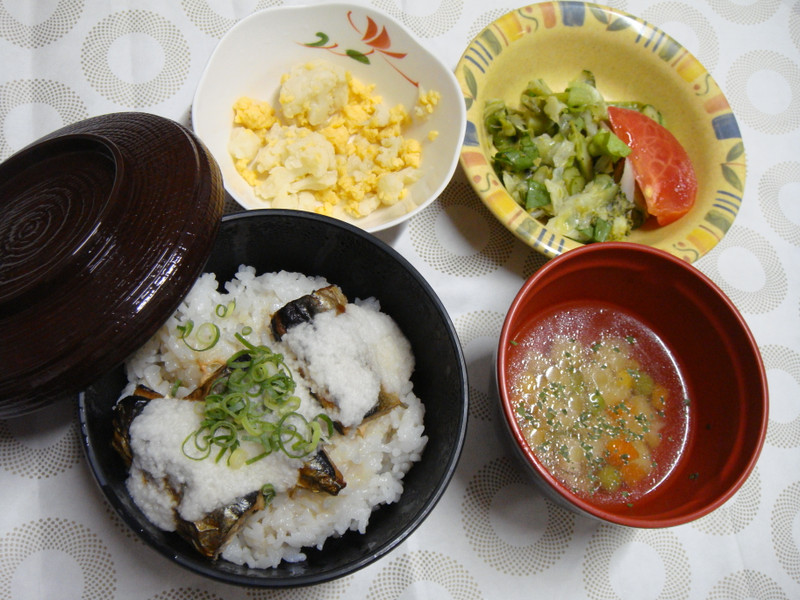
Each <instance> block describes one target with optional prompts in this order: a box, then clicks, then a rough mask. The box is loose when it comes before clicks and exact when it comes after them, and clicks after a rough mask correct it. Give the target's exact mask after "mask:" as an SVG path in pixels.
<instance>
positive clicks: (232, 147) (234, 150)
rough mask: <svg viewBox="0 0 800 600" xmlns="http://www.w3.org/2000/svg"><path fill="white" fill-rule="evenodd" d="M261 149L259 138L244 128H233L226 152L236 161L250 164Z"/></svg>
mask: <svg viewBox="0 0 800 600" xmlns="http://www.w3.org/2000/svg"><path fill="white" fill-rule="evenodd" d="M260 148H261V138H260V137H259V136H258V135H257V134H256V133H255V132H253V130H251V129H247V128H246V127H234V128H233V131H231V137H230V139H229V140H228V152H230V153H231V155H232V156H233V158H234V159H236V160H245V161H246V162H250V161H251V160H253V158H255V156H256V154H257V153H258V151H259V149H260Z"/></svg>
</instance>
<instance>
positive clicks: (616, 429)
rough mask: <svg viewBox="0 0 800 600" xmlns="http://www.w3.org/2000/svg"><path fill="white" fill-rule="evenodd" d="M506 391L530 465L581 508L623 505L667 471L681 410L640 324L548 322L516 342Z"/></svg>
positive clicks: (563, 318)
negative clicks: (580, 500) (584, 502)
mask: <svg viewBox="0 0 800 600" xmlns="http://www.w3.org/2000/svg"><path fill="white" fill-rule="evenodd" d="M515 342H516V343H515V344H514V345H513V346H512V349H511V351H510V352H511V357H512V360H511V365H512V367H511V369H512V372H511V374H510V375H511V376H510V385H511V393H512V398H513V400H512V404H513V407H514V409H515V412H516V419H517V423H518V425H519V427H520V430H521V431H522V433H523V434H524V436H525V439H526V440H527V442H528V444H529V446H530V447H531V449H532V451H533V452H534V454H535V455H536V457H537V459H538V460H539V461H540V462H541V463H542V464H543V465H544V466H545V467H546V468H547V469H548V470H549V471H550V473H551V474H552V475H553V476H554V477H556V478H557V479H559V480H560V481H561V482H563V483H564V484H565V485H567V486H568V487H569V488H571V489H573V490H574V491H575V492H576V493H578V494H579V495H581V496H583V497H584V498H592V500H593V501H600V502H606V503H628V504H632V503H633V502H635V501H636V499H638V498H640V497H642V496H643V495H644V494H646V493H648V492H649V491H650V490H652V489H654V488H655V487H656V486H657V485H658V483H659V482H660V481H661V480H663V479H664V478H665V477H666V475H667V474H668V473H669V472H670V471H671V470H672V468H673V467H674V465H675V463H676V462H677V460H678V458H679V455H680V451H681V448H682V447H683V445H684V442H685V439H686V436H687V431H688V423H689V404H688V401H687V396H686V392H685V389H684V385H683V383H682V380H681V377H680V373H679V371H678V369H677V367H676V365H675V363H674V361H673V360H672V358H671V356H670V354H669V352H668V351H667V349H666V348H665V347H664V346H663V344H662V343H661V342H660V340H659V339H658V337H657V336H656V335H655V334H654V333H653V332H652V331H651V330H649V329H648V328H647V327H646V326H645V325H644V324H642V323H640V322H638V321H636V320H634V319H632V318H631V317H629V316H627V315H624V314H620V313H618V312H616V311H615V310H612V309H610V308H606V307H600V308H598V307H595V306H585V307H578V308H573V309H570V310H566V311H561V312H558V313H553V314H552V315H551V316H549V317H546V318H545V319H543V320H542V321H540V322H538V323H535V324H534V325H533V326H532V327H529V328H528V329H527V330H525V332H523V334H522V335H520V336H518V338H517V339H516V340H515Z"/></svg>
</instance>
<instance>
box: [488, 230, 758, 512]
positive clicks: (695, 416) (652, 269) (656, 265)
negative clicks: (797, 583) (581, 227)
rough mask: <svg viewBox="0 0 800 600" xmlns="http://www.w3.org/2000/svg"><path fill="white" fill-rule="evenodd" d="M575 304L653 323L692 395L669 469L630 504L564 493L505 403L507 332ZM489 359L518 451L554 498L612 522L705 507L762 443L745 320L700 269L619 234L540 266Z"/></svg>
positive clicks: (726, 492)
mask: <svg viewBox="0 0 800 600" xmlns="http://www.w3.org/2000/svg"><path fill="white" fill-rule="evenodd" d="M581 304H582V305H586V304H603V305H607V306H610V307H611V308H613V309H615V310H617V311H619V312H622V313H625V314H627V315H630V316H632V317H634V318H636V319H637V320H638V321H640V322H642V323H644V324H645V325H647V326H648V327H649V328H650V329H652V330H653V331H654V332H655V334H656V335H657V336H658V337H659V338H660V339H661V340H662V342H663V343H664V344H665V346H666V347H667V349H668V350H669V351H670V352H671V353H672V355H673V357H674V358H675V360H676V363H677V365H678V369H679V371H680V372H681V374H682V375H683V377H684V379H685V383H686V387H687V391H688V394H689V399H690V401H691V408H690V423H689V435H688V440H687V444H686V446H685V449H684V452H683V453H682V455H681V457H680V459H679V461H678V463H677V465H676V467H675V469H674V470H673V471H672V473H671V474H670V475H669V477H668V478H667V479H666V480H665V481H664V482H663V483H662V484H661V485H660V486H659V487H658V488H656V489H655V490H654V491H653V492H651V493H649V494H647V495H646V496H645V497H644V498H642V499H641V500H638V501H637V502H636V503H634V506H633V507H628V506H624V505H617V506H611V505H604V506H602V507H598V506H593V505H592V504H590V503H589V502H586V501H583V500H581V499H579V498H577V497H575V496H573V495H572V494H571V493H570V492H569V491H567V490H566V489H565V488H564V486H562V485H561V484H559V483H558V481H557V480H556V479H554V478H553V477H552V476H551V475H550V474H549V473H548V472H547V471H546V470H545V469H544V467H543V466H541V465H540V463H539V462H538V461H537V460H536V459H535V457H534V455H533V452H532V451H531V450H530V448H529V447H528V446H527V444H526V443H525V442H524V438H523V436H522V434H521V432H520V431H519V429H518V428H517V427H516V420H515V418H514V415H513V412H511V411H510V408H509V404H508V399H507V398H508V397H507V387H506V385H507V382H506V372H505V367H506V362H505V361H506V349H507V348H508V347H509V346H508V344H509V343H510V341H511V340H513V339H514V338H515V336H516V335H517V334H518V332H519V331H520V330H522V329H524V328H525V327H526V325H529V324H530V323H532V322H533V321H536V320H539V319H540V318H542V317H543V316H546V315H548V314H552V313H553V312H554V311H559V310H563V309H565V308H569V307H572V306H575V305H581ZM497 368H498V381H499V384H500V396H501V402H502V403H503V409H504V413H505V415H506V421H507V422H508V424H509V426H510V428H511V430H512V434H513V437H514V438H516V440H517V443H518V444H520V445H521V446H522V449H523V453H524V455H525V457H526V460H527V461H529V462H530V463H531V464H532V465H533V466H534V468H535V469H536V471H537V472H538V473H539V474H540V475H541V476H543V477H544V479H545V480H546V481H547V483H548V484H549V485H550V486H551V487H553V488H555V489H556V491H557V492H558V494H559V495H560V496H561V497H563V498H566V499H567V500H568V501H569V502H571V503H573V504H574V505H576V506H578V507H579V508H581V509H583V510H584V511H586V512H589V513H590V514H593V515H595V516H600V517H602V518H604V519H607V520H610V521H613V522H617V523H621V524H626V525H635V526H644V527H656V526H668V525H675V524H678V523H681V522H686V521H689V520H692V519H694V518H697V517H699V516H702V515H703V514H706V513H708V512H710V511H711V510H713V509H714V508H716V507H717V506H719V505H720V504H722V503H723V502H724V501H725V500H727V499H728V498H729V497H730V496H731V495H732V494H733V493H734V492H735V491H736V490H737V489H738V488H739V487H740V486H741V484H742V483H743V482H744V480H745V479H746V477H747V476H748V474H749V473H750V471H751V470H752V468H753V466H754V464H755V462H756V459H757V457H758V454H759V452H760V449H761V446H762V444H763V438H764V434H765V431H766V422H767V387H766V377H765V372H764V367H763V364H762V361H761V357H760V354H759V352H758V348H757V346H756V344H755V341H754V339H753V337H752V334H751V333H750V331H749V329H748V327H747V325H746V324H745V322H744V320H743V319H742V317H741V315H740V314H739V313H738V311H737V310H736V309H735V307H734V306H733V304H732V303H731V302H730V300H728V299H727V297H725V295H724V294H723V293H722V292H721V291H720V290H719V288H717V287H716V286H715V285H714V284H713V283H712V282H711V281H710V280H708V279H707V278H706V277H705V276H704V275H702V274H701V273H700V272H699V271H697V270H696V269H694V268H692V267H691V266H690V265H688V264H686V263H684V262H682V261H680V260H679V259H676V258H674V257H672V256H671V255H668V254H666V253H664V252H662V251H658V250H654V249H652V248H647V247H645V246H640V245H635V244H629V243H624V242H623V243H607V244H599V245H594V246H585V247H584V248H581V249H579V250H575V251H572V252H569V253H567V254H565V255H563V256H561V257H559V258H557V259H554V261H552V262H551V263H549V264H548V265H545V267H543V268H542V269H541V270H540V271H539V272H538V273H537V274H535V275H534V276H533V277H532V278H531V279H530V280H528V282H526V284H525V285H524V286H523V288H522V289H521V290H520V292H519V295H518V296H517V297H516V298H515V300H514V302H513V304H512V306H511V309H510V311H509V313H508V316H507V318H506V322H505V324H504V327H503V332H502V335H501V339H500V346H499V351H498V366H497Z"/></svg>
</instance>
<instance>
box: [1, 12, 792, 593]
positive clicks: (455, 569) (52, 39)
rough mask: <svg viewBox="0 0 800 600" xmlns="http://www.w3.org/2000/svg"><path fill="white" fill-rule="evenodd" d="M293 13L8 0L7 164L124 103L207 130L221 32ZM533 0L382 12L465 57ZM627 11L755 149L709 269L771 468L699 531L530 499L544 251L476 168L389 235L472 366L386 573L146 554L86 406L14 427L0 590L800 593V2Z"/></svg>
mask: <svg viewBox="0 0 800 600" xmlns="http://www.w3.org/2000/svg"><path fill="white" fill-rule="evenodd" d="M295 3H296V2H290V1H287V2H285V4H295ZM279 4H282V2H280V1H278V0H272V1H270V0H249V1H248V0H229V1H222V0H182V1H181V2H156V1H154V0H105V1H103V0H44V1H38V0H37V2H31V1H29V0H2V1H0V159H4V158H7V157H8V156H9V155H11V154H12V153H13V152H14V151H16V150H18V149H20V148H22V147H23V146H24V145H26V144H27V143H29V142H31V141H33V140H35V139H37V138H38V137H40V136H42V135H44V134H46V133H48V132H50V131H52V130H54V129H57V128H59V127H61V126H63V125H65V124H68V123H71V122H74V121H77V120H80V119H83V118H86V117H90V116H94V115H98V114H102V113H107V112H115V111H122V110H143V111H148V112H153V113H156V114H160V115H163V116H166V117H170V118H172V119H175V120H177V121H180V122H183V123H188V115H189V107H190V105H191V100H192V96H193V92H194V89H195V86H196V84H197V81H198V79H199V77H200V73H201V72H202V69H203V67H204V65H205V63H206V60H207V58H208V56H209V55H210V53H211V51H212V50H213V49H214V47H215V45H216V43H217V42H218V40H219V38H220V37H221V36H222V35H223V34H224V33H225V31H227V30H228V29H229V28H230V26H231V25H232V24H233V23H235V22H236V20H238V19H241V18H242V17H244V16H246V15H247V14H249V13H250V12H252V11H254V10H258V9H262V8H266V7H268V6H275V5H279ZM364 4H370V3H369V2H364ZM523 4H524V3H519V2H513V1H510V0H497V1H493V2H492V3H491V4H489V3H487V2H483V1H477V0H429V1H427V2H426V1H423V0H375V1H374V2H372V3H371V5H372V6H373V7H375V8H378V9H381V10H383V11H385V12H387V13H389V14H391V15H393V16H394V17H396V18H398V19H399V20H401V21H402V22H404V23H405V24H406V25H407V26H408V28H409V29H411V30H412V31H413V32H414V33H415V34H416V35H417V37H418V38H419V39H420V40H421V41H422V43H423V44H425V45H427V46H428V47H430V48H431V49H432V50H434V51H435V52H436V53H438V54H439V55H441V56H442V57H443V58H444V59H445V60H446V62H447V63H448V64H449V65H451V66H452V67H453V68H454V67H455V65H456V63H457V61H458V59H459V57H460V56H461V53H462V51H463V50H464V48H465V47H466V45H467V43H468V41H469V40H470V39H471V38H472V37H473V36H474V35H475V34H476V33H477V32H479V31H480V30H481V29H482V28H483V27H484V26H485V25H487V24H488V23H489V22H490V21H492V20H494V19H495V18H497V17H498V16H500V15H501V14H502V13H504V12H507V11H508V10H511V9H514V8H518V7H519V6H521V5H523ZM609 4H610V5H611V6H612V7H613V8H617V9H621V10H624V11H626V12H629V13H633V14H635V15H637V16H640V17H642V18H644V19H646V20H648V21H650V22H652V23H653V24H655V25H657V26H659V27H660V28H662V29H664V30H665V31H666V32H667V33H669V34H670V35H671V36H672V37H674V38H675V39H676V40H678V41H679V42H681V43H682V44H683V45H684V46H686V47H687V48H688V49H689V50H690V51H691V52H692V53H693V54H694V55H695V56H696V57H697V58H698V59H699V60H700V61H701V62H702V63H703V64H704V65H705V67H706V68H707V69H708V70H709V72H710V73H711V74H712V76H713V77H714V78H715V80H716V81H717V82H718V83H719V85H720V87H721V88H722V90H723V91H724V93H725V94H726V96H727V98H728V100H729V102H730V104H731V106H732V107H733V110H734V112H735V114H736V117H737V119H738V121H739V125H740V128H741V130H742V135H743V138H744V143H745V147H746V150H747V160H748V170H747V183H746V188H745V193H744V201H743V203H742V207H741V211H740V212H739V215H738V217H737V218H736V220H735V222H734V225H733V227H732V228H731V229H730V231H729V232H728V234H727V235H726V236H725V238H724V239H723V240H722V242H721V243H720V244H719V245H718V246H717V247H716V248H715V249H714V250H713V251H712V252H710V253H709V254H708V255H706V256H705V257H703V258H702V259H701V260H700V261H699V262H698V263H696V266H698V267H699V268H700V269H701V270H702V271H704V272H705V273H706V274H707V275H709V276H710V277H711V278H712V279H713V280H714V281H715V282H716V283H717V284H719V286H720V287H721V288H722V289H723V290H724V291H725V292H726V293H727V294H728V295H729V296H730V298H731V299H732V300H733V301H734V303H735V304H736V305H737V306H738V308H739V309H740V310H741V311H742V313H743V314H744V316H745V318H746V320H747V322H748V323H749V325H750V327H751V328H752V330H753V333H754V335H755V337H756V339H757V341H758V343H759V346H760V348H761V351H762V354H763V358H764V362H765V365H766V368H767V372H768V378H769V385H770V391H771V401H770V410H771V413H770V422H769V431H768V435H767V439H766V444H765V447H764V450H763V453H762V456H761V459H760V461H759V463H758V465H757V467H756V469H755V471H754V473H753V475H752V476H751V477H750V479H749V480H748V481H747V483H746V484H745V485H744V486H743V488H742V489H741V490H740V491H739V492H738V493H737V494H736V496H735V497H734V498H733V499H732V500H730V501H729V502H728V503H727V504H726V505H725V506H723V507H722V508H721V509H719V510H718V511H716V512H714V513H712V514H711V515H709V516H707V517H705V518H703V519H700V520H699V521H697V522H695V523H692V524H689V525H685V526H681V527H676V528H671V529H665V530H631V529H624V528H618V527H614V526H610V525H606V524H600V523H598V522H595V521H591V520H586V519H584V518H582V517H578V516H576V515H574V514H572V513H568V512H565V511H563V510H561V509H559V508H556V507H554V506H553V505H551V504H549V503H548V502H546V501H545V500H544V499H542V497H541V496H539V495H538V494H537V493H536V492H535V491H533V488H532V486H531V484H530V482H529V481H528V480H527V479H526V478H525V476H524V475H523V474H522V472H521V471H520V470H519V469H518V467H517V466H516V464H515V463H514V462H513V461H512V459H511V458H510V455H509V454H508V452H507V451H506V449H505V448H504V446H503V443H502V440H501V438H500V437H499V436H498V433H497V432H498V429H497V415H496V414H495V409H494V406H493V402H494V401H495V396H494V391H493V383H492V377H491V372H492V353H493V351H494V349H495V346H496V342H497V337H498V334H499V331H500V326H501V323H502V319H503V315H504V313H505V310H506V309H507V307H508V305H509V303H510V302H511V299H512V298H513V296H514V294H515V293H516V292H517V290H518V289H519V287H520V286H521V284H522V282H523V281H524V279H525V278H526V277H528V276H529V275H530V274H531V273H533V272H534V271H535V270H536V269H537V268H538V267H539V266H541V265H542V264H543V262H544V259H543V258H541V257H540V256H539V255H537V254H535V253H533V252H532V251H531V250H529V249H528V248H527V247H526V246H524V245H522V244H521V243H520V242H518V241H516V239H515V238H513V236H512V235H511V234H510V233H508V232H507V231H506V230H505V229H504V228H503V227H502V226H501V225H499V224H498V223H497V222H496V221H495V220H494V218H493V217H492V216H491V214H490V213H489V212H488V211H487V210H486V209H485V208H484V207H483V205H482V204H481V203H480V202H479V200H478V199H477V197H476V196H475V195H474V193H473V192H472V191H471V188H470V187H469V186H468V184H467V182H466V180H465V178H464V176H463V174H462V173H461V171H460V169H459V170H458V171H457V173H456V176H455V177H454V179H453V181H452V183H451V184H450V186H449V187H448V188H447V189H446V191H445V192H444V193H443V194H442V196H441V198H440V199H439V201H437V202H436V203H434V204H433V205H432V206H431V207H429V208H428V209H426V210H425V211H424V212H423V213H421V214H420V215H418V216H416V217H414V218H413V219H412V220H411V221H410V222H409V223H408V224H407V225H405V226H402V227H399V228H396V229H393V230H390V231H388V232H384V233H381V234H380V237H381V238H382V239H384V240H385V241H387V242H389V243H390V244H391V245H392V246H394V247H395V248H396V249H398V250H399V251H400V252H401V253H402V254H403V255H404V256H405V257H407V258H408V259H409V260H410V261H411V262H412V263H413V264H414V265H415V266H416V267H417V268H418V269H419V270H420V271H421V273H422V274H423V275H424V276H425V277H426V278H427V279H428V281H429V282H430V283H431V284H432V286H433V287H434V289H435V290H436V291H437V292H438V294H439V295H440V297H441V298H442V300H443V302H444V304H445V306H446V307H447V309H448V311H449V312H450V315H451V317H452V319H453V321H454V323H455V325H456V328H457V330H458V332H459V335H460V338H461V342H462V344H463V348H464V351H465V354H466V357H467V362H468V366H469V381H470V424H469V431H468V435H467V440H466V445H465V447H464V451H463V454H462V457H461V461H460V463H459V466H458V470H457V472H456V474H455V477H454V478H453V481H452V483H451V485H450V487H449V488H448V490H447V493H446V494H445V496H444V498H443V499H442V501H441V502H440V503H439V505H438V506H437V507H436V509H435V510H434V512H433V513H432V514H431V516H430V517H429V518H428V519H427V521H426V522H425V523H424V524H423V525H422V527H421V528H420V529H419V530H417V531H416V532H415V533H414V534H413V535H412V536H411V537H410V538H409V539H408V540H407V541H406V542H404V543H403V544H402V545H401V546H400V547H399V548H397V549H396V550H395V551H394V552H392V553H391V554H389V555H388V556H386V557H384V558H383V559H382V560H380V561H378V562H377V563H375V564H373V565H371V566H370V567H368V568H366V569H363V570H362V571H360V572H358V573H356V574H355V575H352V576H350V577H347V578H344V579H341V580H338V581H335V582H332V583H329V584H324V585H322V586H318V587H311V588H302V589H296V590H287V591H281V592H266V591H262V590H257V589H247V588H239V587H229V586H226V585H223V584H220V583H217V582H213V581H209V580H206V579H203V578H201V577H199V576H197V575H194V574H193V573H190V572H188V571H185V570H183V569H181V568H179V567H177V566H174V565H173V564H172V563H170V562H169V561H167V560H165V559H164V558H163V557H162V556H161V555H159V554H157V553H156V552H155V551H152V550H150V549H149V548H147V547H145V546H144V545H143V544H142V543H141V542H140V541H138V539H137V538H136V537H135V536H134V535H133V534H132V533H131V532H130V531H129V530H128V529H127V528H126V527H125V526H124V524H123V523H122V522H121V521H120V519H119V518H118V517H117V516H116V515H115V513H114V512H113V510H112V509H111V507H110V505H109V504H108V503H107V502H106V501H105V499H104V497H103V496H102V495H101V494H100V492H99V490H98V489H97V487H96V485H95V482H94V481H93V479H92V476H91V474H90V472H89V469H88V467H87V464H86V462H85V460H84V457H83V455H82V452H81V449H80V445H79V435H78V425H77V419H76V413H75V410H74V407H73V406H72V405H69V404H64V405H59V406H55V407H52V408H48V409H45V410H44V411H41V412H39V413H36V414H33V415H30V416H28V417H24V418H19V419H10V420H6V421H2V420H0V508H1V509H2V510H0V597H2V598H15V599H26V598H47V599H57V598H79V597H80V598H86V599H94V598H103V599H108V598H125V599H142V600H144V599H150V600H155V599H159V600H167V599H169V600H184V599H190V598H199V599H204V600H216V599H221V598H224V599H244V598H291V599H312V598H329V599H336V598H369V599H374V600H384V599H385V600H389V599H402V600H411V599H422V598H443V599H452V600H467V599H470V600H471V599H478V598H486V599H489V598H507V599H512V598H514V599H516V598H520V599H522V598H526V599H528V598H589V599H613V598H621V599H625V600H648V599H656V598H658V599H664V600H681V599H684V598H704V599H709V600H712V599H714V600H716V599H720V600H721V599H742V600H744V599H767V598H769V599H775V600H778V599H790V598H800V517H799V516H798V514H799V513H800V1H798V0H705V1H704V2H690V1H689V0H655V1H653V0H629V1H625V0H619V1H614V2H610V3H609ZM0 201H1V200H0ZM231 208H232V207H231Z"/></svg>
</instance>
